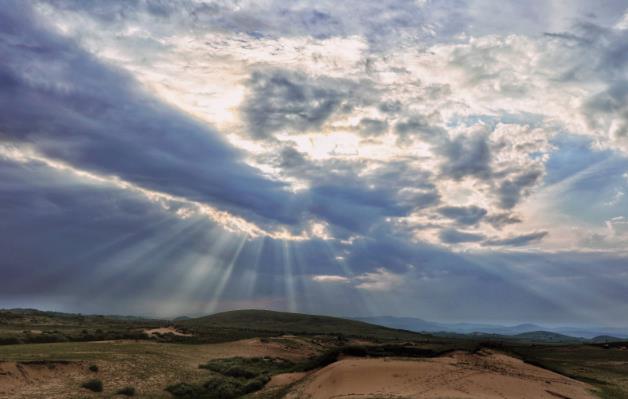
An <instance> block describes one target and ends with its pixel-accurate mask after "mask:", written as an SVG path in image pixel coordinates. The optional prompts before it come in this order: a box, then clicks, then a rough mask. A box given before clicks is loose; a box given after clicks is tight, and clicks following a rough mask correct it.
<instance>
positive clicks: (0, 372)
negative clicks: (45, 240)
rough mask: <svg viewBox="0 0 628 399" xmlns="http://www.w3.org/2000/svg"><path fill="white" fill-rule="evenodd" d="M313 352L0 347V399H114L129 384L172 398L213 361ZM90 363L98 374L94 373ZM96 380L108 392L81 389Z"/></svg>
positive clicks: (280, 347) (251, 343) (268, 346)
mask: <svg viewBox="0 0 628 399" xmlns="http://www.w3.org/2000/svg"><path fill="white" fill-rule="evenodd" d="M311 350H312V348H310V347H309V346H308V345H307V344H306V343H305V341H302V340H296V339H294V340H293V339H289V338H282V339H281V340H277V341H273V340H270V341H267V340H264V341H262V340H260V339H247V340H241V341H235V342H227V343H219V344H206V345H185V344H167V343H157V342H150V341H106V342H105V341H101V342H80V343H55V344H28V345H6V346H0V398H1V399H9V398H11V399H34V398H46V399H57V398H58V399H67V398H91V397H94V398H95V397H103V395H104V396H105V397H110V396H111V395H113V394H114V393H115V392H116V391H117V390H118V389H121V388H124V387H126V386H132V387H134V388H135V390H136V392H137V395H136V397H147V398H170V397H171V396H170V394H168V393H167V392H165V391H164V388H165V387H166V386H168V385H170V384H174V383H178V382H182V381H185V382H194V381H202V380H203V379H204V378H206V377H207V371H206V370H200V369H199V368H198V366H199V364H202V363H206V362H207V361H208V360H210V359H217V358H225V357H233V356H242V357H262V356H270V357H281V358H284V359H290V360H295V361H298V360H301V359H303V358H304V357H305V356H306V355H307V354H308V353H311ZM58 360H63V361H62V362H58ZM90 365H95V366H97V367H98V371H97V372H92V371H90V370H89V366H90ZM92 378H97V379H100V380H101V381H102V382H103V385H104V392H103V393H102V394H96V393H92V392H90V391H88V390H86V389H84V388H81V384H82V383H83V382H85V381H87V380H89V379H92ZM280 380H281V379H280ZM119 397H122V396H119Z"/></svg>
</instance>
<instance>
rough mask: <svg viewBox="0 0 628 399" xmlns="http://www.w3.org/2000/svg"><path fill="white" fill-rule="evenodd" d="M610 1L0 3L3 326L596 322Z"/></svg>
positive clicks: (624, 77) (609, 96) (606, 307)
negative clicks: (123, 315)
mask: <svg viewBox="0 0 628 399" xmlns="http://www.w3.org/2000/svg"><path fill="white" fill-rule="evenodd" d="M623 3H624V2H622V1H603V2H598V4H595V5H594V6H593V5H592V4H590V2H583V1H575V2H570V3H569V4H567V3H564V2H560V1H549V2H545V1H544V2H525V3H524V2H511V3H507V4H506V3H503V2H499V4H498V3H497V2H490V1H484V0H473V1H468V2H458V1H438V2H437V1H429V0H427V1H414V0H412V1H411V0H385V1H377V2H375V1H348V2H343V3H342V4H339V3H338V2H331V1H316V2H309V1H296V2H290V3H286V2H282V1H272V0H271V1H264V2H249V1H240V2H223V1H212V0H207V1H192V0H178V1H168V2H165V1H164V2H161V1H140V0H138V1H108V2H99V1H78V0H47V1H44V0H34V1H30V2H22V1H13V0H0V5H1V7H0V60H1V61H0V105H1V110H0V176H1V177H2V178H1V179H0V213H1V216H2V217H1V218H0V229H1V230H0V235H1V237H0V238H2V239H1V240H0V250H1V251H2V254H3V256H2V261H1V262H2V263H1V264H0V267H1V269H0V272H1V273H2V279H0V305H3V306H23V305H28V306H39V307H48V308H58V309H66V310H77V311H101V312H105V311H106V312H134V313H150V314H157V315H175V314H181V313H190V314H192V313H207V312H211V311H216V310H220V309H229V308H242V307H266V308H275V309H288V310H295V311H306V312H316V313H333V314H342V315H365V314H395V315H410V316H419V317H426V318H432V319H437V320H456V319H458V320H459V319H465V320H474V321H512V322H517V321H538V322H541V321H557V322H565V323H569V322H574V323H614V322H615V321H616V320H618V319H619V315H622V314H624V313H625V312H626V311H627V310H628V309H627V308H626V307H627V306H628V298H627V297H626V295H625V293H626V292H628V290H626V288H628V279H627V278H626V271H625V265H626V264H628V253H627V249H628V248H627V246H626V242H628V228H627V227H626V226H628V222H627V220H628V213H627V212H628V196H627V195H625V194H626V192H628V177H627V176H628V56H626V54H628V24H627V23H626V21H628V9H626V6H625V4H623ZM86 298H90V299H91V300H90V301H89V302H86ZM334 298H344V299H343V300H342V304H339V303H338V301H337V300H336V301H335V302H334V300H333V299H334ZM453 303H459V304H464V305H460V306H458V307H457V308H456V309H454V308H453V307H452V305H451V304H453ZM496 304H499V307H498V306H496Z"/></svg>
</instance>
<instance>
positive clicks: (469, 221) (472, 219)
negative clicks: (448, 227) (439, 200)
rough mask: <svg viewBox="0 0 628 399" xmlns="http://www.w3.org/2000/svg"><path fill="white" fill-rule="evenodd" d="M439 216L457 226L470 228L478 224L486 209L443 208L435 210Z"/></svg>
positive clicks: (474, 207)
mask: <svg viewBox="0 0 628 399" xmlns="http://www.w3.org/2000/svg"><path fill="white" fill-rule="evenodd" d="M436 211H437V212H438V213H440V214H441V215H443V216H445V217H447V218H449V219H452V220H454V221H455V222H456V223H458V224H462V225H468V226H472V225H475V224H478V222H480V221H481V220H482V219H483V218H484V217H485V216H486V213H487V212H486V209H483V208H480V207H478V206H474V205H473V206H466V207H465V206H444V207H441V208H438V209H437V210H436Z"/></svg>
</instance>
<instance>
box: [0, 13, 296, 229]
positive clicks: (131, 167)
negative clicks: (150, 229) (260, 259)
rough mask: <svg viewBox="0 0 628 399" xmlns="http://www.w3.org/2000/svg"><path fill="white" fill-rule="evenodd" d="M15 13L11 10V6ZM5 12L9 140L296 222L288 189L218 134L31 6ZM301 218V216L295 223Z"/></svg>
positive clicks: (5, 133) (0, 119) (0, 26)
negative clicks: (51, 26) (56, 29)
mask: <svg viewBox="0 0 628 399" xmlns="http://www.w3.org/2000/svg"><path fill="white" fill-rule="evenodd" d="M9 5H10V6H9ZM9 5H7V6H6V7H4V8H3V9H2V10H1V14H0V15H1V16H0V18H1V20H0V21H1V23H0V34H2V35H3V36H4V40H3V41H2V42H0V58H1V59H2V60H3V63H2V64H1V65H0V84H1V85H2V88H1V89H0V107H1V108H2V113H1V114H0V138H1V139H2V140H3V141H5V142H6V141H9V142H19V143H28V144H30V145H32V146H33V147H34V148H35V149H37V150H38V151H40V152H41V153H43V154H45V155H46V156H48V157H50V158H55V159H60V160H63V161H65V162H68V163H70V164H72V165H74V166H76V167H78V168H81V169H86V170H90V171H93V172H96V173H103V174H111V175H116V176H119V177H120V178H122V179H124V180H127V181H131V182H134V183H136V184H138V185H140V186H143V187H145V188H149V189H152V190H157V191H161V192H165V193H170V194H174V195H179V196H183V197H186V198H189V199H193V200H197V201H206V202H209V203H214V204H217V205H220V206H221V207H223V208H226V209H229V210H231V211H234V212H236V213H240V214H247V215H251V216H252V215H257V216H263V217H264V218H267V219H270V220H279V221H282V222H288V223H294V222H295V221H296V218H298V216H296V214H295V213H290V214H287V213H284V212H283V211H282V209H284V207H285V204H286V202H287V201H288V199H289V198H288V195H287V194H286V192H285V190H284V187H283V186H282V185H281V184H279V183H277V182H272V181H270V180H267V179H265V178H263V177H260V176H259V175H258V173H257V172H256V171H255V170H254V169H252V168H250V167H248V166H246V165H245V164H244V163H243V162H242V161H240V159H239V158H240V154H239V153H237V152H236V151H235V150H234V149H232V148H231V147H230V146H229V145H228V144H227V143H225V142H224V141H223V140H222V139H221V138H220V136H219V135H218V134H217V133H216V132H215V131H213V130H211V129H209V128H207V127H205V126H203V125H201V124H200V123H198V122H196V121H194V120H192V119H190V118H188V117H186V116H185V115H183V114H181V113H179V112H178V111H175V110H173V109H172V108H169V107H167V106H166V105H164V104H162V103H160V102H159V101H157V100H155V99H154V98H151V97H149V96H148V95H146V94H145V93H144V92H142V90H141V88H140V87H139V86H138V85H137V84H136V83H135V82H134V81H133V80H132V79H131V78H130V77H129V76H127V75H125V74H123V73H121V72H120V71H118V70H115V69H113V68H110V67H108V66H106V65H103V64H101V63H99V62H97V61H96V60H94V59H93V57H91V56H90V55H89V54H87V53H86V52H84V51H82V50H81V49H79V48H78V47H77V46H76V45H74V44H72V43H70V42H68V41H67V40H66V39H64V38H61V37H59V36H57V35H56V34H54V33H52V32H50V31H47V30H45V29H41V28H37V26H42V25H43V22H42V21H39V20H37V19H35V17H33V16H32V14H31V13H30V10H29V9H28V4H27V3H21V2H11V3H10V4H9ZM295 216H296V218H295Z"/></svg>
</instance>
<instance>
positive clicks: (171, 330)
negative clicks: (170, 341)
mask: <svg viewBox="0 0 628 399" xmlns="http://www.w3.org/2000/svg"><path fill="white" fill-rule="evenodd" d="M144 332H145V333H146V334H148V335H151V336H152V335H157V334H173V335H177V336H179V337H191V336H192V334H187V333H184V332H182V331H179V330H177V329H176V328H175V327H172V326H171V327H159V328H151V329H148V330H144Z"/></svg>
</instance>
